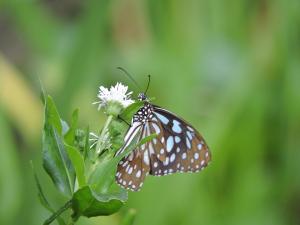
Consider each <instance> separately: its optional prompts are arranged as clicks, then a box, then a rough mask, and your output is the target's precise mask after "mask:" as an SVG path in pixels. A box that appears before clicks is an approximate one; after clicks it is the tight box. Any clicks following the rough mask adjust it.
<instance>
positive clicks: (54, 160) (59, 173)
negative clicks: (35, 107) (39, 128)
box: [42, 96, 75, 196]
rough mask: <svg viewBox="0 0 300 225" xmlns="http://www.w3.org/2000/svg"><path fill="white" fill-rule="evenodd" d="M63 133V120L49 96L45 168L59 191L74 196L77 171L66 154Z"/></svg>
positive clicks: (44, 149)
mask: <svg viewBox="0 0 300 225" xmlns="http://www.w3.org/2000/svg"><path fill="white" fill-rule="evenodd" d="M61 132H62V126H61V119H60V117H59V114H58V112H57V110H56V107H55V105H54V103H53V101H52V99H51V97H50V96H48V98H47V102H46V106H45V124H44V130H43V140H42V145H43V146H42V148H43V166H44V169H45V170H46V172H47V173H48V174H49V176H50V177H51V179H52V181H53V183H54V184H55V186H56V187H57V189H58V190H59V191H60V192H61V193H63V194H65V195H66V196H72V192H73V188H74V181H75V171H74V168H73V166H72V164H71V161H70V159H69V157H68V155H67V153H66V150H65V146H64V144H63V138H62V136H61Z"/></svg>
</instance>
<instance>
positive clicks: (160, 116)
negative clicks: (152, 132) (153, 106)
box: [155, 112, 169, 125]
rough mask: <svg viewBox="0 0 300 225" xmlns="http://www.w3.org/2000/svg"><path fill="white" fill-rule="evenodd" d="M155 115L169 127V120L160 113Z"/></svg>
mask: <svg viewBox="0 0 300 225" xmlns="http://www.w3.org/2000/svg"><path fill="white" fill-rule="evenodd" d="M155 115H156V116H157V117H158V119H159V120H160V121H161V122H162V123H163V124H165V125H167V124H168V123H169V119H168V118H167V117H165V116H163V115H161V114H160V113H157V112H156V113H155Z"/></svg>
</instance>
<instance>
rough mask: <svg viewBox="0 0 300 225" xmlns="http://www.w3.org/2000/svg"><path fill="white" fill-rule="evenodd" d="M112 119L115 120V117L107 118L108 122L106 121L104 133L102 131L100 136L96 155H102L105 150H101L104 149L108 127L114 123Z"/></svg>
mask: <svg viewBox="0 0 300 225" xmlns="http://www.w3.org/2000/svg"><path fill="white" fill-rule="evenodd" d="M112 119H113V116H112V115H109V116H108V118H107V120H106V122H105V124H104V127H103V129H102V131H101V133H100V136H99V140H98V143H97V145H96V151H95V152H96V154H100V153H101V151H102V150H103V149H101V148H102V147H103V145H102V144H103V142H104V138H105V137H104V136H105V134H106V132H107V129H108V126H109V125H110V123H111V121H112Z"/></svg>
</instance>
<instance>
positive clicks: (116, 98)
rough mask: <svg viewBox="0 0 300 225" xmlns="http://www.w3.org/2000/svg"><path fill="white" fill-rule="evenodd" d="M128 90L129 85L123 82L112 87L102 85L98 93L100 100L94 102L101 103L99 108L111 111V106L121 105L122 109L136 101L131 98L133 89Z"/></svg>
mask: <svg viewBox="0 0 300 225" xmlns="http://www.w3.org/2000/svg"><path fill="white" fill-rule="evenodd" d="M127 91H128V87H127V86H125V85H123V84H122V83H117V84H116V85H115V86H111V87H110V89H108V88H105V87H103V86H100V87H99V93H98V95H97V97H98V98H99V101H97V102H94V103H93V104H99V106H98V110H100V109H101V108H104V110H106V111H109V110H108V109H109V108H111V107H110V106H114V107H116V106H119V108H121V109H122V108H126V107H127V106H128V105H130V104H132V103H133V102H134V101H133V100H132V99H131V98H130V95H131V94H132V91H131V92H128V93H127ZM113 114H115V113H113Z"/></svg>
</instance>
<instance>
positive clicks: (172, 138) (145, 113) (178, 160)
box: [115, 93, 211, 191]
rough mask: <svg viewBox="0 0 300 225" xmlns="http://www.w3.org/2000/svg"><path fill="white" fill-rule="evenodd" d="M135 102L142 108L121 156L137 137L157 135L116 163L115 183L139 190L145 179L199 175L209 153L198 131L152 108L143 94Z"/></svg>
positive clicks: (160, 110) (157, 107)
mask: <svg viewBox="0 0 300 225" xmlns="http://www.w3.org/2000/svg"><path fill="white" fill-rule="evenodd" d="M138 100H140V101H143V102H144V105H143V107H141V108H140V109H139V110H138V111H137V112H136V113H135V114H134V116H133V118H132V121H131V126H130V127H129V129H128V131H127V133H126V135H125V138H124V145H123V146H122V148H121V149H120V150H119V151H117V153H116V155H119V154H121V153H122V152H123V151H124V150H125V149H126V148H127V147H128V146H129V144H130V143H131V141H132V140H133V138H134V137H135V136H136V135H139V136H138V137H139V140H142V139H143V138H145V137H147V136H149V135H150V134H153V133H156V134H157V136H156V138H154V139H152V140H151V141H148V142H147V143H145V144H143V145H141V146H139V147H137V148H136V149H135V150H133V151H132V152H131V153H130V154H129V155H127V156H125V157H124V158H123V159H122V160H121V161H120V162H119V164H118V167H117V173H116V176H115V178H116V182H117V183H118V184H119V185H120V186H122V187H123V188H126V189H129V190H131V191H138V190H140V188H141V187H142V185H143V182H144V179H145V177H146V176H147V175H148V174H150V175H152V176H163V175H167V174H172V173H176V172H198V171H201V170H202V169H204V168H205V167H206V166H207V164H208V162H209V161H210V160H211V153H210V151H209V148H208V146H207V144H206V143H205V141H204V139H203V137H202V136H201V135H200V134H199V132H198V131H197V130H196V129H195V128H194V127H192V126H191V125H190V124H189V123H187V122H185V121H184V120H183V119H181V118H179V117H178V116H176V115H174V114H173V113H171V112H169V111H168V110H165V109H163V108H161V107H159V106H156V105H153V104H151V103H150V102H149V100H148V99H147V96H146V94H144V93H140V94H139V96H138Z"/></svg>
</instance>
